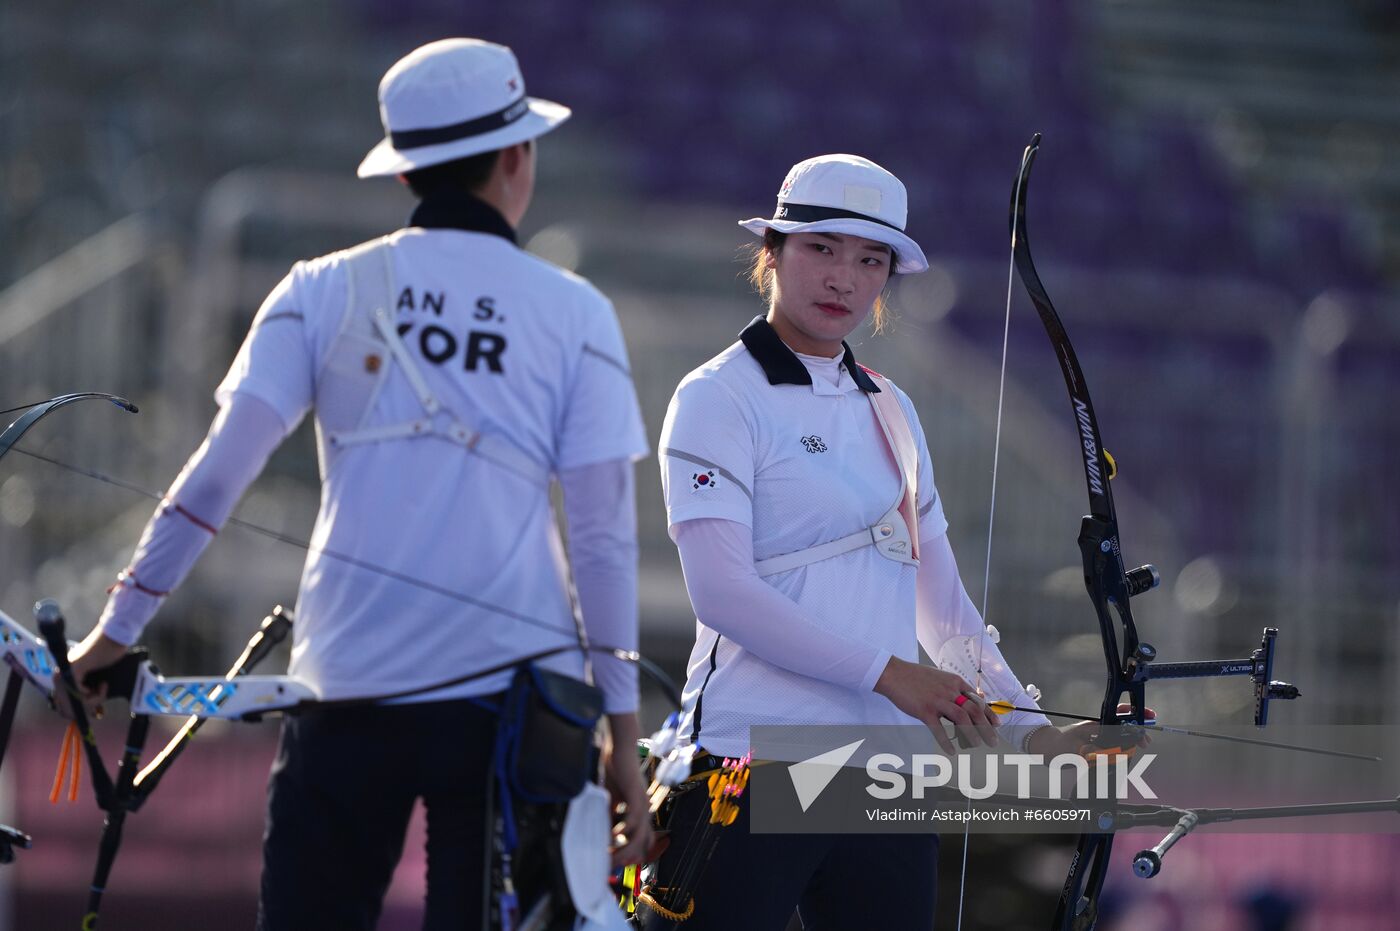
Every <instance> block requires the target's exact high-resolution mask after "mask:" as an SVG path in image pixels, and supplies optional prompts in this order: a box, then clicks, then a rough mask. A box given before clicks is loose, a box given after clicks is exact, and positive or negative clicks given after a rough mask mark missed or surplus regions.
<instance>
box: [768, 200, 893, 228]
mask: <svg viewBox="0 0 1400 931" xmlns="http://www.w3.org/2000/svg"><path fill="white" fill-rule="evenodd" d="M773 219H774V220H792V221H795V222H797V223H815V222H817V221H818V220H868V221H869V222H871V223H878V224H880V225H881V226H888V227H889V228H890V229H892V230H898V231H899V232H901V233H902V232H904V230H901V229H899V227H897V226H895V225H894V224H893V223H889V222H887V221H885V220H881V219H880V218H879V217H872V216H868V215H866V214H864V213H856V212H855V211H854V210H842V209H840V208H839V207H817V206H814V205H812V204H788V203H784V202H783V201H778V209H777V211H776V212H774V214H773Z"/></svg>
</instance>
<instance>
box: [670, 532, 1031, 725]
mask: <svg viewBox="0 0 1400 931" xmlns="http://www.w3.org/2000/svg"><path fill="white" fill-rule="evenodd" d="M673 535H674V537H675V541H676V548H677V549H678V551H679V553H680V560H681V569H682V571H683V572H684V573H685V583H686V589H687V590H688V591H689V593H690V600H691V604H692V606H693V607H694V608H695V614H696V617H697V618H699V620H700V621H701V623H703V624H704V625H705V626H706V627H709V628H710V629H711V630H714V631H716V632H717V633H719V634H720V635H721V636H723V637H726V638H728V639H730V640H732V641H733V642H734V643H736V644H738V645H739V646H741V647H743V648H744V649H745V650H748V651H749V652H750V653H752V654H754V655H755V656H757V657H759V658H761V659H763V660H765V661H767V662H770V663H772V664H774V665H776V666H781V667H783V668H784V669H789V670H791V671H793V672H796V673H799V674H801V675H805V676H811V677H813V678H816V679H822V680H825V681H827V682H832V683H834V684H836V685H841V686H844V687H846V688H850V689H855V690H858V691H870V690H872V689H873V688H874V687H875V683H876V682H877V681H878V680H879V678H880V674H881V673H882V672H884V669H885V666H886V665H887V664H888V663H889V661H890V657H891V654H890V652H889V651H888V650H879V649H876V648H874V647H871V646H869V645H868V644H865V643H862V642H860V641H856V640H851V639H849V638H846V637H843V636H841V635H840V634H837V633H833V632H832V631H830V630H828V629H826V628H824V627H822V626H820V625H818V624H817V623H815V622H814V621H812V620H811V618H809V617H808V616H807V614H806V612H805V611H804V609H803V608H802V607H801V606H800V605H798V604H797V603H796V602H795V601H793V600H792V599H791V598H789V597H787V596H786V595H784V594H782V593H781V592H779V591H778V590H777V589H775V588H773V586H771V585H769V584H768V583H767V582H765V581H763V579H762V577H760V576H759V574H758V572H757V570H755V568H754V556H753V533H752V531H751V530H750V529H749V528H748V527H746V526H744V525H743V524H741V523H739V522H737V521H731V520H724V519H721V518H697V519H694V520H687V521H683V522H681V523H680V524H677V525H676V526H675V527H674V528H673ZM920 549H921V553H920V563H919V569H918V574H917V576H916V585H915V587H916V592H917V597H916V613H915V619H916V627H917V634H918V639H919V642H920V644H921V645H922V646H923V647H924V649H925V650H926V651H927V652H928V653H929V655H930V656H932V657H935V658H936V657H937V656H938V654H939V652H940V651H941V649H942V647H943V644H944V643H945V642H946V641H947V640H949V639H950V638H953V637H977V636H982V637H983V644H982V670H983V675H982V688H983V691H984V692H986V693H987V695H988V696H989V697H992V698H1006V699H1008V700H1010V701H1012V702H1013V703H1014V704H1016V705H1019V706H1022V707H1029V706H1030V705H1032V704H1034V702H1033V701H1032V699H1031V698H1030V696H1029V695H1027V694H1026V691H1025V689H1024V688H1023V687H1022V686H1021V683H1020V682H1019V681H1017V679H1016V677H1015V675H1014V674H1012V672H1011V670H1010V668H1009V667H1008V666H1007V664H1006V660H1005V659H1004V658H1003V656H1002V654H1001V651H1000V650H999V649H998V648H997V646H996V644H995V643H993V642H991V640H990V638H987V637H986V635H985V632H984V631H985V628H984V626H983V624H982V618H981V616H980V615H979V614H978V612H977V609H976V607H974V606H973V604H972V601H971V599H969V598H968V596H967V592H966V590H965V589H964V588H963V584H962V579H961V578H960V577H959V575H958V567H957V562H956V560H955V559H954V557H953V548H952V546H951V544H950V543H949V542H948V536H947V534H941V535H940V536H939V537H938V538H937V539H934V540H924V541H920ZM755 619H761V620H757V621H756V620H755ZM969 684H975V683H969ZM1003 720H1004V723H1005V724H1006V725H1009V726H1011V727H1012V728H1015V729H1016V730H1014V731H1011V732H1008V733H1007V734H1006V736H1007V737H1008V738H1009V739H1011V740H1013V741H1014V739H1015V738H1014V736H1013V735H1014V734H1017V733H1023V732H1024V728H1028V727H1034V726H1039V725H1040V724H1044V723H1048V722H1047V721H1046V719H1045V718H1044V716H1043V715H1032V714H1027V713H1024V712H1014V713H1013V714H1011V715H1009V716H1007V718H1005V719H1003Z"/></svg>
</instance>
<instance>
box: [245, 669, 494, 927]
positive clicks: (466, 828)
mask: <svg viewBox="0 0 1400 931" xmlns="http://www.w3.org/2000/svg"><path fill="white" fill-rule="evenodd" d="M489 701H491V702H492V703H498V701H499V699H498V698H497V697H496V696H492V697H490V699H489ZM495 737H496V715H495V713H494V712H493V711H492V710H490V709H489V708H486V707H482V705H481V704H479V703H478V702H475V701H471V700H455V701H443V702H425V703H421V704H409V705H377V706H368V707H362V708H345V709H331V710H325V711H319V712H316V711H313V712H309V713H307V714H303V715H299V716H295V717H290V718H288V719H287V720H286V721H285V722H284V723H283V725H282V734H281V741H280V744H279V746H278V752H277V759H276V762H274V764H273V767H272V775H271V778H270V780H269V787H268V804H267V828H266V833H265V834H264V837H263V874H262V894H261V898H260V901H259V905H258V925H257V927H258V929H259V931H309V929H320V928H325V929H331V928H334V929H337V931H359V929H363V931H371V929H373V928H374V926H375V924H376V922H377V921H378V919H379V913H380V909H381V908H382V906H383V899H384V893H385V891H386V890H387V889H388V887H389V881H390V878H391V877H392V875H393V872H394V867H395V865H396V864H397V863H398V860H399V856H400V854H401V853H402V851H403V842H404V835H405V833H406V831H407V828H408V821H409V816H410V814H411V813H412V810H413V804H414V802H415V801H416V800H417V799H418V798H422V799H423V802H424V806H425V808H426V810H427V822H428V831H427V835H428V840H427V847H428V850H427V855H428V895H427V903H426V911H425V915H424V919H423V927H424V928H425V929H431V931H438V929H443V931H446V929H449V928H450V929H452V931H461V929H463V928H478V927H481V926H482V924H483V921H482V915H483V905H484V903H485V901H486V899H487V898H488V896H487V894H486V893H485V891H484V890H486V883H487V866H488V864H489V863H490V858H491V850H492V848H491V846H490V845H491V841H492V835H491V830H490V828H491V825H489V824H488V823H487V819H488V815H487V810H488V801H489V798H490V795H491V753H492V747H493V743H494V741H495Z"/></svg>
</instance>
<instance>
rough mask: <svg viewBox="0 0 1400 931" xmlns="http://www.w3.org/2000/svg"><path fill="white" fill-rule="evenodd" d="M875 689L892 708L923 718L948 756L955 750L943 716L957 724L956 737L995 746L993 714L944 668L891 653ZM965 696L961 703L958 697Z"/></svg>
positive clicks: (995, 735)
mask: <svg viewBox="0 0 1400 931" xmlns="http://www.w3.org/2000/svg"><path fill="white" fill-rule="evenodd" d="M875 691H876V692H879V693H880V694H881V695H883V696H885V697H886V698H888V699H889V700H890V701H891V702H892V703H893V704H894V706H895V707H896V708H898V709H899V710H900V711H903V712H904V713H905V714H907V715H909V716H910V717H913V718H918V719H919V720H920V721H922V722H924V726H925V727H927V728H928V729H929V732H930V733H932V734H933V739H934V740H936V741H938V745H939V746H940V747H942V748H943V752H944V753H947V754H948V755H949V756H953V755H955V754H956V753H957V750H956V749H955V748H954V747H953V742H952V741H951V740H949V739H948V734H947V732H946V731H944V729H943V722H944V721H945V720H947V721H952V722H953V724H954V726H956V727H958V728H961V730H959V731H958V736H959V737H966V738H967V740H968V741H969V742H970V743H971V745H972V746H976V745H977V744H979V743H984V744H986V745H987V746H989V747H994V746H996V742H997V734H996V728H997V725H998V723H999V722H998V721H997V719H996V715H994V714H992V713H991V712H990V711H988V710H987V707H986V705H984V704H983V703H982V701H981V700H980V699H977V692H976V690H975V689H973V687H972V686H970V685H968V684H967V682H966V681H965V680H964V679H963V678H962V676H959V675H956V674H955V673H951V672H944V671H943V670H941V669H935V668H934V667H932V666H924V665H921V664H919V663H911V662H909V661H907V660H902V659H900V658H899V657H897V656H894V657H891V658H890V661H889V664H888V665H886V666H885V671H884V672H883V673H881V674H880V680H879V681H878V682H876V683H875ZM964 696H966V700H964V701H963V702H962V703H961V704H959V702H958V699H959V698H961V697H964Z"/></svg>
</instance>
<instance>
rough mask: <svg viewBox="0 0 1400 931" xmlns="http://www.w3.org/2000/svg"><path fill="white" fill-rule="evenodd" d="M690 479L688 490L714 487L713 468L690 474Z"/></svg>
mask: <svg viewBox="0 0 1400 931" xmlns="http://www.w3.org/2000/svg"><path fill="white" fill-rule="evenodd" d="M690 481H691V486H690V490H691V491H699V490H700V489H702V488H714V487H715V470H714V469H710V470H708V471H706V472H696V473H695V474H694V475H692V476H691V477H690Z"/></svg>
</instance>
